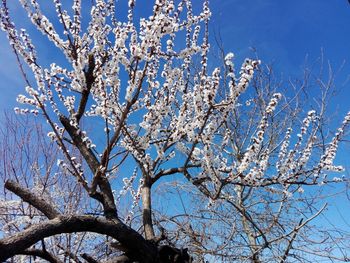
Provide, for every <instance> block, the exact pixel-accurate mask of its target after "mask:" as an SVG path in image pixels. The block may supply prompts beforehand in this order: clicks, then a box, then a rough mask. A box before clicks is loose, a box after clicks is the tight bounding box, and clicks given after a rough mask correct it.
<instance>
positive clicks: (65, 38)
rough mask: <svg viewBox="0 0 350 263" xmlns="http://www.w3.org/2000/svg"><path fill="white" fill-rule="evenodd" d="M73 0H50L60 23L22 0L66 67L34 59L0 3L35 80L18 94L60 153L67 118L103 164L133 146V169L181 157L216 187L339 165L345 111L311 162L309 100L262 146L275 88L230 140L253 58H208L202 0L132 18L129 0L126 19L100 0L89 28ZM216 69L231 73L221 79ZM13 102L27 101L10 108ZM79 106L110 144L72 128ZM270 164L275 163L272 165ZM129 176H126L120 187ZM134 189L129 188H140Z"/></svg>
mask: <svg viewBox="0 0 350 263" xmlns="http://www.w3.org/2000/svg"><path fill="white" fill-rule="evenodd" d="M71 2H72V6H71V7H70V8H71V9H69V10H68V9H67V10H65V8H67V6H65V5H67V4H66V3H63V1H61V0H54V5H55V8H56V14H57V17H58V21H59V23H60V27H59V26H56V24H55V23H53V22H51V19H52V18H49V17H46V16H45V15H44V14H43V13H42V11H41V7H40V6H39V3H38V1H36V0H21V4H22V6H23V7H24V9H25V10H26V11H27V13H28V16H29V18H30V20H31V21H32V23H33V24H34V25H35V26H36V27H37V28H38V29H39V30H40V31H41V32H42V33H43V34H44V35H45V36H47V38H48V40H49V41H51V42H53V43H54V44H55V45H56V46H57V47H58V49H60V50H61V51H62V53H63V54H64V55H65V57H66V58H67V61H68V62H69V64H70V66H69V67H65V66H63V65H59V64H58V63H57V62H56V63H52V64H51V65H50V66H49V67H48V68H44V67H43V66H40V65H39V62H38V52H36V49H35V47H34V45H33V43H32V41H31V40H30V37H29V35H28V34H27V33H26V31H25V30H22V31H21V33H18V32H17V29H16V28H15V25H14V24H13V23H12V22H11V21H10V18H9V14H8V12H9V11H8V9H7V7H6V5H3V6H2V8H1V9H0V21H1V23H0V27H1V29H2V30H4V31H6V32H7V34H8V37H9V39H10V43H11V45H12V46H13V49H14V50H15V51H16V53H17V54H18V55H20V56H21V57H22V58H23V61H24V62H25V63H26V64H27V65H28V66H29V68H30V69H31V70H32V72H33V74H34V77H35V81H36V83H35V85H34V84H33V85H28V88H27V90H26V91H27V94H26V95H20V96H18V101H19V102H20V103H23V104H26V105H28V106H29V107H32V108H33V113H35V114H37V113H38V110H39V111H41V112H42V113H43V115H44V117H45V118H47V119H48V122H49V124H50V125H51V127H52V129H53V130H52V132H51V133H49V134H48V135H49V137H50V138H52V139H53V140H55V141H57V142H58V144H59V146H60V148H61V149H62V151H64V153H65V156H66V158H67V159H68V158H69V156H70V153H69V151H67V150H66V147H65V143H66V142H65V140H64V137H63V136H64V135H63V133H64V132H65V131H66V130H69V131H68V132H69V133H70V135H71V136H73V137H79V138H80V139H81V145H80V146H79V147H83V148H84V151H86V152H89V153H90V154H95V153H96V158H101V160H102V159H103V158H106V156H107V157H109V156H108V154H109V155H110V156H114V155H115V156H117V157H110V159H111V161H105V162H104V164H105V165H108V166H109V167H104V169H105V170H106V171H107V170H113V169H114V168H115V166H117V165H118V164H119V163H120V162H119V161H118V160H117V159H118V158H119V157H120V156H123V155H119V154H117V153H118V152H123V151H125V152H127V153H128V156H132V157H133V158H134V160H135V161H136V163H137V164H138V165H139V166H140V169H139V171H142V173H143V174H148V175H149V176H151V177H152V176H155V175H156V174H157V173H159V172H160V171H162V169H163V168H164V166H167V167H168V166H169V165H171V164H174V163H178V162H179V161H180V160H183V159H185V162H184V166H192V167H195V168H197V169H199V170H200V171H199V170H197V172H198V177H199V178H207V179H206V180H205V181H203V182H204V183H203V185H205V186H207V187H208V188H209V189H214V190H215V191H219V190H220V189H221V187H222V184H223V182H224V183H232V184H234V183H240V184H242V183H244V184H248V185H252V186H254V185H261V183H263V182H266V179H267V178H270V179H271V180H272V181H273V182H276V181H277V182H280V183H281V184H283V183H297V182H298V180H299V179H300V176H301V175H303V174H304V175H305V174H308V173H310V171H312V172H313V173H315V172H320V171H321V170H324V169H326V170H330V169H332V170H340V168H339V167H337V166H334V165H333V161H334V159H335V154H336V150H337V146H338V143H339V141H340V139H341V137H342V135H343V134H344V129H345V126H346V125H348V123H349V121H350V120H349V119H350V116H349V115H348V116H347V117H346V119H345V121H344V123H343V126H342V127H341V128H340V129H339V130H338V133H337V134H336V136H335V137H334V139H333V140H332V142H331V144H330V145H328V146H327V147H326V151H325V153H324V154H323V156H322V157H321V158H320V161H319V162H318V163H317V164H316V165H314V166H312V167H310V165H309V161H310V159H311V156H312V154H313V149H314V144H315V142H316V141H317V137H316V132H317V129H316V125H314V122H316V121H317V116H316V113H315V112H314V111H310V112H309V113H308V115H307V117H306V118H305V120H304V121H303V124H302V127H301V131H300V133H299V134H298V135H297V139H296V143H295V144H294V145H293V146H291V144H292V141H294V139H293V138H294V136H293V131H292V129H291V128H289V129H288V130H287V132H286V134H285V136H284V138H282V140H281V142H280V151H279V152H278V153H277V157H276V155H275V157H274V158H271V156H272V155H273V152H272V149H269V148H268V147H267V146H266V145H268V143H267V142H266V141H267V140H268V139H269V138H268V135H267V134H268V133H267V130H268V129H269V122H270V120H271V119H272V118H273V116H274V114H275V113H274V112H275V109H276V107H277V103H278V101H279V100H280V99H281V97H282V95H281V94H279V93H276V94H274V95H273V96H272V98H271V100H270V102H269V103H268V105H267V106H266V107H265V110H264V111H263V112H262V114H261V119H260V122H258V124H256V127H255V132H254V134H253V136H252V137H251V140H250V142H248V143H246V144H245V145H243V146H242V147H243V148H245V151H244V150H243V151H242V150H238V149H236V148H235V147H233V146H232V144H231V143H230V141H231V139H232V137H233V136H235V134H234V133H233V132H232V131H230V128H228V127H226V126H225V125H226V123H227V122H229V121H232V118H235V117H233V114H232V113H233V112H239V110H240V108H239V107H237V105H238V100H239V99H240V96H241V94H242V93H243V92H245V91H246V90H247V87H248V86H249V84H250V83H251V81H252V79H253V76H254V71H255V70H256V69H257V68H258V67H259V64H260V61H259V60H251V59H246V60H245V61H244V63H243V65H242V66H241V69H240V71H239V72H238V73H237V74H236V73H235V65H234V63H233V59H234V54H233V53H228V54H227V55H226V56H225V58H224V64H225V65H224V66H225V74H223V73H222V70H220V68H212V67H209V66H208V65H209V64H208V51H209V47H210V45H209V43H208V21H209V19H210V15H211V12H210V10H209V8H208V1H204V2H203V8H202V11H201V12H199V14H198V15H195V14H193V10H192V3H191V1H190V0H183V1H178V2H177V1H172V0H156V1H155V3H154V6H153V12H152V14H151V15H150V16H149V17H147V18H138V17H137V16H136V15H135V14H136V12H134V9H135V8H137V1H132V0H130V1H129V2H128V4H129V8H128V15H127V19H126V20H125V21H119V20H118V19H117V18H116V12H117V11H119V9H118V8H117V6H116V1H114V0H97V1H94V3H93V7H92V8H91V12H90V18H91V19H90V22H89V24H88V26H87V28H86V29H82V23H81V18H82V14H81V13H82V7H83V6H84V4H85V3H83V2H84V1H81V0H74V1H71ZM84 15H86V16H88V15H87V14H84ZM59 30H61V31H62V32H60V31H59ZM201 37H203V38H202V39H201ZM183 43H185V44H183ZM194 58H200V59H201V61H200V63H199V67H198V68H197V71H195V68H194V67H193V65H192V62H193V61H194ZM224 79H225V80H227V83H228V88H227V90H225V91H223V90H222V86H223V80H224ZM251 102H252V100H249V104H250V103H251ZM16 112H18V113H27V112H30V110H28V109H20V108H16ZM237 116H239V114H238V115H237ZM82 118H83V119H84V122H88V121H89V119H91V121H95V120H96V119H97V118H99V119H100V120H102V121H101V122H96V123H103V125H102V126H101V127H95V124H94V130H99V131H101V133H102V131H104V135H105V137H106V140H105V141H106V145H102V146H101V147H98V148H99V150H102V149H104V146H105V147H106V149H107V150H108V151H105V152H104V153H102V152H97V150H96V151H92V148H95V144H94V143H93V140H92V139H91V138H90V136H89V135H88V134H87V133H86V132H82V131H81V124H80V120H81V119H82ZM238 118H239V117H238ZM62 120H67V121H66V122H65V123H63V122H62ZM233 121H234V122H242V123H244V121H245V120H244V119H237V120H236V119H235V120H233ZM96 125H97V124H96ZM63 126H64V127H65V129H63ZM106 127H107V128H106ZM252 130H254V129H252ZM99 141H103V140H99ZM184 156H185V157H184ZM183 157H184V158H183ZM175 159H176V161H175V162H174V160H175ZM114 161H115V163H114ZM63 164H66V166H67V167H68V166H69V165H71V166H73V168H74V169H75V170H76V173H79V174H80V176H81V178H82V177H83V174H82V171H81V170H80V166H78V165H77V160H73V161H72V160H70V161H69V160H66V161H65V162H64V163H62V165H63ZM270 167H274V168H275V173H273V172H271V170H274V169H272V168H270ZM74 169H73V170H74ZM134 179H135V178H134ZM134 179H132V180H131V179H128V181H125V182H124V183H125V186H124V188H125V187H126V188H125V189H124V188H123V190H122V191H123V192H124V191H127V190H128V189H129V188H130V186H131V184H132V181H133V180H134ZM210 182H211V183H212V185H213V187H210ZM133 196H135V198H134V199H135V200H138V198H139V197H137V196H139V194H138V193H135V194H133Z"/></svg>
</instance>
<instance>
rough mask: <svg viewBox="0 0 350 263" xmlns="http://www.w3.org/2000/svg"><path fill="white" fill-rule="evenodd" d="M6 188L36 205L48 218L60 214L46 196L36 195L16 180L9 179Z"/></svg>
mask: <svg viewBox="0 0 350 263" xmlns="http://www.w3.org/2000/svg"><path fill="white" fill-rule="evenodd" d="M5 188H6V189H8V190H10V191H11V192H13V193H14V194H16V195H17V196H19V197H20V198H22V200H23V201H25V202H27V203H28V204H30V205H32V206H34V207H35V208H36V209H38V210H39V211H40V212H42V213H43V214H44V215H45V216H46V217H47V218H48V219H53V218H55V217H57V216H59V215H60V213H59V212H58V211H57V210H56V209H55V208H54V207H53V206H52V205H51V204H50V203H48V202H46V200H45V199H44V198H42V197H39V196H37V195H35V194H34V193H32V192H31V191H29V190H28V189H26V188H24V187H22V186H21V185H20V184H19V183H17V182H15V181H12V180H7V181H6V183H5Z"/></svg>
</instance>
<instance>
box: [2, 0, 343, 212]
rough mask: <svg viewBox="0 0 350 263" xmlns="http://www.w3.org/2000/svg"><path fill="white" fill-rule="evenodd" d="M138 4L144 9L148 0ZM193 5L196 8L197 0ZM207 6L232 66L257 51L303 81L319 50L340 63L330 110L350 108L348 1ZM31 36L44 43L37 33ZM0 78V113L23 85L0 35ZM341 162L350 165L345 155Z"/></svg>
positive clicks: (44, 55)
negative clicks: (231, 56)
mask: <svg viewBox="0 0 350 263" xmlns="http://www.w3.org/2000/svg"><path fill="white" fill-rule="evenodd" d="M86 1H88V0H86ZM9 2H11V5H13V7H14V8H15V9H14V13H13V14H14V15H15V20H16V24H19V25H21V26H25V25H26V24H27V25H28V24H29V21H28V20H27V18H26V17H25V15H24V13H23V11H21V9H20V8H19V7H18V4H17V3H16V2H17V1H15V0H9ZM42 2H46V3H45V4H48V3H49V2H51V1H49V0H43V1H42ZM120 2H126V0H120ZM138 2H139V3H141V2H143V5H144V4H145V3H146V2H152V1H150V0H138ZM193 2H194V4H195V5H198V6H199V4H200V3H201V2H202V1H201V0H193ZM210 7H211V10H212V13H213V16H212V19H211V24H210V32H211V33H212V36H213V33H214V32H220V34H221V37H222V40H223V45H224V48H225V50H226V51H227V52H229V51H232V52H234V53H235V54H236V57H237V60H236V63H235V64H236V65H237V66H238V65H240V64H241V62H242V61H243V59H244V58H245V57H249V56H251V55H252V52H251V47H254V48H256V49H257V52H258V54H259V58H260V59H261V60H262V62H263V63H273V64H274V68H275V71H276V72H280V73H281V74H283V76H284V77H285V78H288V77H289V76H293V77H295V76H299V77H302V72H303V66H304V62H305V58H306V57H308V61H309V62H311V63H312V62H314V61H316V60H317V59H318V58H319V57H320V54H321V50H323V52H324V57H325V59H326V60H329V61H330V63H331V65H332V66H333V68H334V69H335V70H337V69H338V68H339V67H340V66H341V65H342V64H343V63H344V66H343V68H342V70H341V72H340V73H339V75H338V76H337V80H336V82H335V83H336V85H337V88H338V90H339V93H338V95H337V96H336V97H335V98H334V100H333V102H332V105H331V109H336V110H337V111H338V112H339V115H337V116H338V117H337V118H338V120H340V119H341V118H342V117H343V116H344V114H345V113H346V112H347V111H349V110H350V102H349V101H350V4H349V3H348V1H347V0H289V1H286V0H211V1H210ZM34 38H35V39H36V40H41V39H43V38H42V37H41V36H40V34H37V35H35V36H34ZM34 44H37V45H39V46H41V48H44V49H41V50H42V52H40V53H39V54H40V59H41V60H42V61H44V62H45V64H46V63H51V62H52V61H54V60H55V59H57V58H56V57H55V55H53V54H55V53H53V52H52V50H51V48H50V46H49V47H47V48H46V47H45V44H43V43H34ZM212 46H215V44H214V43H212ZM0 80H1V81H0V114H1V113H2V112H3V111H4V110H11V109H13V108H14V107H15V106H16V105H17V104H16V95H17V94H19V93H23V92H24V86H25V84H24V81H23V79H22V77H21V75H20V73H19V70H18V66H17V62H16V59H15V56H14V54H13V53H12V51H11V49H10V47H9V45H8V43H7V40H6V36H5V34H4V33H0ZM0 120H1V118H0ZM0 125H1V124H0ZM349 148H350V147H349V146H347V147H345V150H346V149H347V150H349ZM340 159H341V160H342V161H344V162H347V163H350V159H349V156H348V155H346V154H345V152H344V151H343V154H342V156H340ZM347 166H348V167H349V165H347ZM339 200H340V199H338V201H339ZM346 201H347V203H346ZM345 203H346V205H347V207H349V202H348V200H346V199H345V200H342V202H339V203H338V207H345V206H343V204H345Z"/></svg>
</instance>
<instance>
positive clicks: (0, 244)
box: [0, 215, 157, 263]
mask: <svg viewBox="0 0 350 263" xmlns="http://www.w3.org/2000/svg"><path fill="white" fill-rule="evenodd" d="M74 232H94V233H99V234H102V235H107V236H110V237H112V238H115V239H116V240H118V241H119V242H120V243H122V244H123V245H124V246H125V247H127V248H128V249H129V250H130V251H137V253H136V254H137V255H135V256H136V257H137V258H138V260H139V261H141V262H145V263H151V262H155V261H154V260H155V258H156V256H157V247H156V245H154V244H152V243H150V242H148V241H146V240H145V239H144V238H143V237H142V236H141V235H140V234H139V233H137V232H136V231H135V230H133V229H131V228H130V227H128V226H126V225H125V224H124V223H122V222H121V221H119V220H108V219H104V218H96V217H93V216H74V215H70V216H59V217H57V218H54V219H52V220H49V221H46V222H43V223H40V224H37V225H33V226H31V227H29V228H27V229H25V230H23V231H22V232H19V233H17V234H14V235H12V236H10V237H6V238H3V239H2V240H0V251H1V254H0V261H1V262H3V261H5V260H7V259H9V258H11V257H13V256H15V255H18V254H22V253H23V252H24V251H25V250H26V249H28V248H29V247H30V246H32V245H34V244H35V243H37V242H38V241H40V240H42V239H44V238H47V237H50V236H53V235H58V234H63V233H74Z"/></svg>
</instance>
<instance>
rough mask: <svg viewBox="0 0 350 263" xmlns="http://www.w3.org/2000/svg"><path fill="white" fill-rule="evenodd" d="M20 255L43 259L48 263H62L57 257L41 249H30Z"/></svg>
mask: <svg viewBox="0 0 350 263" xmlns="http://www.w3.org/2000/svg"><path fill="white" fill-rule="evenodd" d="M19 254H20V255H27V256H35V257H40V258H42V259H45V260H46V261H48V262H50V263H62V261H61V260H59V259H58V258H57V257H55V256H53V255H52V254H50V253H49V252H47V251H45V250H41V249H36V248H30V249H26V250H24V251H23V252H22V253H19Z"/></svg>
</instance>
